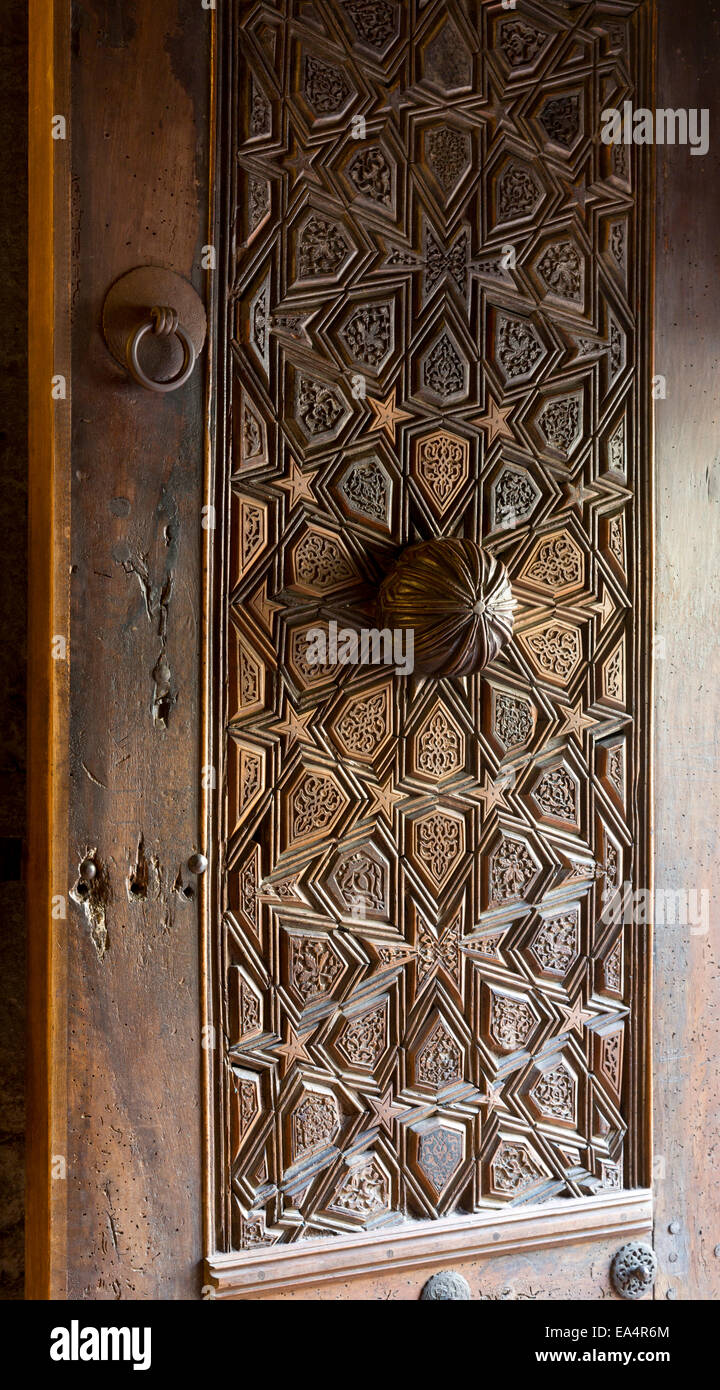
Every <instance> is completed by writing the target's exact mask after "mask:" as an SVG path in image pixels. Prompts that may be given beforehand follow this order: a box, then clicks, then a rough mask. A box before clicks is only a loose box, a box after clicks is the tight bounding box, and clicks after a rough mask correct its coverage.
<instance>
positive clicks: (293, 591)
mask: <svg viewBox="0 0 720 1390" xmlns="http://www.w3.org/2000/svg"><path fill="white" fill-rule="evenodd" d="M228 14H229V15H232V17H233V18H232V21H231V22H229V24H228V30H227V33H226V48H225V53H226V62H227V84H226V85H227V104H224V103H223V105H222V108H221V109H222V112H223V127H222V145H223V149H224V150H225V152H226V166H223V172H222V175H221V181H222V183H223V195H224V202H223V210H222V212H221V215H220V218H219V230H218V234H217V239H218V242H219V243H221V244H222V249H223V256H222V265H223V273H224V274H226V275H227V296H226V300H227V314H226V317H225V320H224V321H223V319H222V318H221V319H220V320H219V323H218V338H219V340H220V341H221V343H222V344H223V346H224V350H225V354H226V360H227V373H226V380H222V376H221V380H220V389H221V391H222V390H225V392H226V395H227V401H228V413H227V418H228V421H229V428H228V431H227V438H222V437H221V438H220V440H219V444H218V461H217V468H218V489H217V494H216V495H217V507H218V519H219V524H218V528H217V535H216V541H217V552H218V570H217V573H218V575H219V586H218V600H217V602H216V604H215V605H214V608H213V611H212V613H211V614H210V615H209V618H210V624H211V630H212V634H213V636H212V640H213V641H214V642H215V643H216V653H217V661H218V667H217V670H216V671H214V673H213V678H212V682H211V687H210V690H209V698H210V702H211V707H212V711H213V717H214V719H215V720H216V721H217V729H216V731H215V732H216V742H215V744H214V748H215V750H216V751H215V752H214V754H213V756H212V759H211V761H213V763H217V764H220V763H221V762H222V764H223V769H224V771H223V775H222V776H221V777H219V779H218V790H219V794H218V798H217V801H218V806H217V808H216V813H215V817H214V821H213V833H212V841H213V845H214V846H215V847H217V848H218V849H219V853H218V854H217V856H216V863H215V864H214V865H213V868H214V870H215V874H214V875H213V879H212V882H213V884H214V896H213V897H212V900H211V907H210V912H209V916H208V922H209V932H210V939H211V951H212V957H213V972H214V980H215V996H214V999H213V1013H212V1015H211V1019H212V1022H213V1025H214V1027H215V1030H216V1034H217V1037H218V1039H220V1040H221V1044H222V1045H221V1046H220V1047H219V1048H218V1051H217V1054H216V1055H215V1057H214V1058H213V1060H214V1062H215V1063H216V1064H217V1065H216V1077H215V1082H216V1084H215V1088H214V1089H215V1108H214V1115H213V1119H214V1125H213V1129H212V1138H213V1140H214V1143H215V1171H216V1187H215V1202H216V1228H217V1246H216V1248H217V1250H218V1251H221V1252H223V1253H224V1254H227V1255H230V1254H231V1253H232V1252H235V1251H246V1252H247V1255H246V1259H247V1261H248V1264H249V1263H250V1262H251V1261H252V1260H254V1259H256V1260H258V1261H261V1260H262V1259H264V1250H265V1248H266V1247H273V1246H278V1247H281V1246H286V1247H288V1260H287V1269H288V1280H291V1278H292V1267H293V1261H292V1258H291V1256H292V1254H294V1252H295V1251H296V1250H299V1249H301V1248H302V1245H303V1243H304V1242H307V1241H312V1240H323V1241H324V1242H325V1243H326V1244H327V1242H328V1240H329V1239H330V1238H338V1239H339V1240H342V1239H344V1238H346V1237H349V1236H350V1235H351V1234H353V1235H355V1236H356V1238H357V1240H358V1242H362V1240H363V1232H371V1233H374V1232H375V1231H376V1230H378V1229H381V1228H383V1229H384V1228H385V1227H388V1228H390V1227H391V1226H392V1225H393V1224H394V1223H397V1222H398V1221H400V1220H403V1219H405V1220H408V1221H410V1222H416V1223H418V1224H419V1225H422V1223H423V1222H425V1221H432V1220H434V1219H437V1218H442V1217H445V1216H448V1215H453V1216H454V1215H456V1214H459V1213H464V1214H466V1215H467V1214H475V1215H477V1217H478V1220H480V1219H482V1218H487V1219H488V1220H491V1219H492V1218H491V1215H490V1214H491V1213H492V1212H493V1211H494V1210H495V1209H497V1208H501V1207H503V1206H508V1207H513V1206H515V1207H518V1206H523V1207H524V1206H525V1205H529V1204H530V1203H531V1202H533V1201H537V1202H540V1201H547V1200H552V1199H554V1198H556V1197H563V1198H567V1197H574V1198H577V1199H578V1200H582V1199H583V1198H584V1197H586V1196H587V1195H589V1194H594V1193H597V1194H598V1198H599V1199H600V1198H601V1196H602V1195H603V1194H604V1192H606V1191H607V1189H609V1188H622V1187H629V1188H631V1187H636V1186H641V1185H643V1184H644V1183H645V1181H646V1180H647V1176H648V1172H649V1142H648V1128H649V1101H648V1079H649V1074H648V1066H647V1042H648V1012H647V989H646V982H647V970H646V967H647V959H648V953H647V934H646V933H645V931H644V930H643V931H636V930H635V928H634V927H633V926H632V925H630V927H629V929H628V930H623V928H622V927H620V926H619V924H618V922H617V921H616V922H614V923H613V922H609V921H608V920H607V918H606V917H604V916H603V913H602V909H603V903H604V901H606V900H607V899H611V898H613V896H620V890H621V889H622V886H623V884H624V883H625V882H626V881H631V882H633V883H634V884H635V885H637V886H640V885H644V884H645V883H646V882H647V876H648V872H649V869H648V864H647V857H648V856H647V849H648V808H649V780H648V765H647V757H648V748H649V732H648V716H649V706H650V685H649V681H648V653H649V591H650V564H649V560H648V557H649V556H650V554H651V551H652V528H651V523H650V517H649V509H648V506H647V502H648V497H649V481H650V469H649V461H650V441H649V433H648V421H649V413H650V412H649V390H648V382H649V354H648V339H649V335H648V326H649V306H650V298H649V270H650V259H649V255H648V251H649V245H650V241H649V236H648V227H649V218H650V215H651V203H652V199H651V191H652V190H651V180H650V178H649V177H648V175H649V170H650V169H651V168H652V160H649V159H647V158H646V157H645V156H644V153H643V151H641V150H639V149H638V148H633V147H631V148H628V147H626V146H625V145H615V146H613V147H612V149H610V148H608V147H607V146H605V145H603V144H601V142H600V141H599V139H598V138H597V137H596V134H595V132H596V129H597V126H598V124H599V121H600V111H601V109H602V107H603V105H607V104H611V105H615V104H619V103H620V102H621V101H622V99H623V98H624V97H625V96H627V95H628V94H631V95H632V96H634V97H635V99H636V101H637V102H639V103H642V102H644V101H645V100H649V91H650V83H651V77H650V61H649V60H650V56H651V43H650V36H651V21H652V6H651V5H650V4H645V3H640V4H627V5H625V4H622V5H618V4H612V5H611V6H609V7H606V6H602V5H593V4H585V5H579V6H574V7H570V8H569V9H566V8H563V10H562V12H559V11H558V10H557V9H556V8H554V7H553V8H551V7H550V6H539V7H533V8H532V9H526V8H523V12H522V14H520V13H517V14H516V13H513V14H509V13H508V11H507V10H506V9H505V8H504V7H503V6H501V5H500V4H499V3H492V4H487V5H480V4H469V5H458V4H455V3H451V4H449V5H443V4H439V3H436V0H432V2H431V3H427V4H423V3H420V0H417V2H416V0H413V3H411V4H408V5H404V6H399V5H397V4H395V3H387V4H382V5H377V4H374V3H372V0H357V3H354V2H353V3H343V0H327V3H323V4H322V5H321V6H307V5H305V4H302V3H296V0H287V3H286V4H284V5H283V6H282V13H281V14H280V12H277V13H275V14H274V15H272V16H271V15H269V13H265V12H264V11H256V10H254V9H253V8H252V7H246V6H242V5H239V6H234V7H231V8H229V11H228ZM508 251H509V252H510V253H511V255H510V258H509V261H508V260H507V259H506V253H507V252H508ZM415 542H425V543H430V544H431V545H432V546H433V547H435V550H434V554H435V555H436V557H438V558H437V564H438V573H439V575H440V577H439V579H438V580H437V581H435V586H434V588H433V592H434V591H435V589H436V588H437V585H438V584H440V583H442V579H443V575H442V562H441V559H440V558H439V557H441V556H442V554H443V553H444V554H445V555H447V553H448V550H449V549H451V548H452V547H453V546H454V547H456V549H455V550H454V551H453V554H455V555H457V554H458V553H462V554H465V553H467V549H464V548H470V549H472V547H475V546H478V545H482V548H483V552H484V561H483V562H484V564H486V565H488V566H489V565H490V560H489V558H488V557H489V556H492V564H493V565H496V566H498V567H499V562H500V561H502V563H503V564H504V565H505V566H506V567H507V576H506V578H505V579H504V580H503V584H506V583H511V584H512V592H513V594H514V595H515V598H516V602H517V612H516V615H515V632H514V634H513V637H512V640H511V641H509V642H508V644H507V647H505V648H504V649H502V650H501V649H500V647H499V644H498V646H497V647H495V649H494V651H493V653H492V661H491V664H489V665H488V666H487V670H483V672H482V675H480V674H479V671H478V670H471V669H470V668H469V667H468V668H467V669H466V670H464V671H461V672H460V674H459V675H458V676H457V679H452V678H451V676H452V674H453V672H452V670H449V671H448V670H446V671H445V672H444V678H439V679H437V680H434V681H433V680H427V679H425V677H426V676H427V670H428V668H427V666H426V667H425V670H423V669H422V667H421V666H420V665H419V664H418V666H417V667H416V669H415V671H414V673H412V674H411V675H408V676H407V677H406V678H405V677H400V676H398V677H393V675H392V673H391V672H389V671H387V670H385V671H384V672H383V671H378V670H377V669H375V668H376V666H377V664H378V663H377V662H376V663H375V667H374V666H373V664H372V663H371V662H368V661H367V660H363V659H362V658H361V659H360V660H359V661H358V662H355V663H353V662H352V659H351V660H350V662H349V663H346V662H344V661H343V658H342V656H340V657H339V659H338V660H337V661H336V660H335V657H334V656H332V655H330V656H328V657H327V659H321V660H320V662H319V663H318V662H317V657H314V656H312V655H310V646H311V645H314V644H313V643H312V642H311V639H312V638H313V637H314V634H315V633H317V631H318V627H320V629H321V634H322V632H324V631H327V627H328V624H329V623H335V624H336V625H337V626H340V627H342V628H343V629H348V628H349V629H350V633H351V637H352V636H353V635H357V633H358V631H359V630H360V629H362V628H363V627H368V626H370V627H372V626H373V623H374V622H375V621H376V619H377V618H378V613H377V607H376V598H377V593H378V590H379V589H380V586H381V585H382V584H383V582H384V581H386V579H387V576H388V575H389V574H390V573H391V571H392V569H393V566H394V565H395V563H396V561H397V557H398V554H399V552H400V551H401V550H403V549H404V548H405V547H409V546H411V545H412V544H413V543H415ZM446 564H447V561H446ZM488 572H489V570H488ZM508 576H509V579H508ZM389 592H390V591H389V590H388V588H387V585H385V587H384V588H383V593H384V594H385V596H386V598H387V597H388V595H389ZM428 592H430V588H429V589H428ZM473 597H476V595H473ZM473 621H474V620H473ZM378 625H381V624H380V623H379V624H378ZM430 646H432V643H430ZM418 654H419V653H418ZM437 655H438V654H437V653H436V654H435V656H437ZM446 655H448V654H446ZM434 659H435V658H433V660H434ZM358 668H359V669H358ZM218 672H219V674H218ZM440 676H441V677H443V672H441V673H440ZM209 878H210V876H209ZM616 928H617V929H616ZM369 1238H370V1237H368V1239H369ZM290 1247H293V1249H292V1251H290ZM277 1253H278V1256H279V1255H280V1250H279V1249H278V1252H277ZM238 1263H239V1262H238ZM211 1267H212V1260H211Z"/></svg>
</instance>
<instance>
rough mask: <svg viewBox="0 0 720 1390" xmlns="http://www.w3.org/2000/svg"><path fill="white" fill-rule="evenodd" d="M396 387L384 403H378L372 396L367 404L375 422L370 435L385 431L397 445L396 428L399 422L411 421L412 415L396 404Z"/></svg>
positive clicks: (371, 426) (369, 432)
mask: <svg viewBox="0 0 720 1390" xmlns="http://www.w3.org/2000/svg"><path fill="white" fill-rule="evenodd" d="M395 389H396V388H395V387H394V386H393V389H392V391H391V392H390V393H389V395H387V396H386V397H385V400H384V401H376V400H374V398H373V397H372V396H368V397H367V403H368V405H369V406H370V409H371V410H372V413H373V422H372V424H371V425H370V428H369V430H368V434H374V432H375V430H384V431H385V433H386V435H387V436H388V438H389V439H391V440H392V442H393V444H394V443H395V427H396V425H397V423H398V421H399V420H411V419H412V415H411V414H410V412H409V411H407V410H400V409H399V408H398V406H396V404H395Z"/></svg>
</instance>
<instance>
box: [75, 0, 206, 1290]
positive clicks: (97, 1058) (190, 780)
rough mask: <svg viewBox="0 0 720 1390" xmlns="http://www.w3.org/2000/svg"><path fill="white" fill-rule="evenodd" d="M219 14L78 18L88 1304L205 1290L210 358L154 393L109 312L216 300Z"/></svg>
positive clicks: (80, 1107) (160, 8) (79, 1276)
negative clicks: (89, 862) (213, 100)
mask: <svg viewBox="0 0 720 1390" xmlns="http://www.w3.org/2000/svg"><path fill="white" fill-rule="evenodd" d="M212 22H213V16H212V13H211V12H210V11H208V10H206V9H204V8H203V7H202V6H200V5H199V4H195V3H191V0H162V3H159V4H152V5H147V4H144V3H140V0H138V3H132V4H124V5H122V6H117V5H114V4H110V3H105V0H81V3H79V4H78V5H76V6H75V9H74V15H73V50H72V51H73V64H72V112H71V120H70V122H69V127H70V135H71V142H72V169H73V186H72V193H73V274H74V280H73V286H72V334H73V362H72V426H73V437H72V443H73V474H72V489H73V491H72V572H71V593H72V610H71V628H70V650H71V728H70V772H69V785H70V799H71V815H70V846H69V862H68V865H67V875H68V880H69V886H70V890H71V903H70V906H69V916H68V920H67V923H66V937H65V946H66V952H67V982H68V986H67V987H68V1037H67V1042H68V1070H69V1084H68V1091H67V1098H66V1103H67V1129H68V1134H67V1165H68V1176H67V1247H66V1266H67V1285H66V1290H67V1294H68V1295H69V1296H71V1297H82V1298H108V1299H110V1298H133V1297H134V1298H182V1297H189V1296H191V1295H192V1294H193V1293H195V1292H197V1290H198V1288H199V1283H198V1281H199V1266H198V1259H199V1255H200V1248H201V1232H200V1228H201V1201H200V1193H201V1134H200V1116H201V1048H200V1033H199V1028H200V1024H199V1019H200V1005H199V988H200V984H199V976H200V971H199V955H198V922H197V891H196V880H195V879H193V877H192V875H190V874H189V873H188V872H187V870H186V867H185V866H186V863H187V859H188V856H189V855H190V854H191V853H192V851H193V850H194V849H196V848H197V847H198V845H197V835H198V830H197V816H198V789H199V752H198V748H199V728H198V698H197V696H198V688H199V612H200V566H201V536H202V532H201V526H200V520H201V507H202V490H203V440H204V431H203V408H204V360H201V363H200V366H199V368H198V370H197V371H196V372H195V374H194V376H193V378H192V380H191V382H190V383H189V384H188V385H187V386H186V387H185V388H183V389H182V390H180V391H178V392H177V393H175V394H170V395H167V396H164V397H163V396H157V395H154V394H151V393H149V392H145V391H143V390H141V389H140V388H138V387H136V386H135V385H133V384H130V382H129V379H128V378H127V376H126V374H125V373H124V372H123V371H122V370H121V369H120V368H119V367H118V366H117V365H116V364H115V363H114V361H113V360H112V358H111V357H110V356H109V354H108V352H107V350H106V348H105V345H104V342H103V339H102V336H101V332H100V316H101V311H102V305H103V300H104V296H105V293H106V291H107V289H108V288H109V286H110V284H111V283H112V282H113V281H114V280H115V279H116V278H117V277H118V276H120V275H121V274H123V273H124V272H125V271H127V270H130V269H131V268H133V267H135V266H138V265H143V264H146V263H154V264H159V265H164V266H167V267H169V268H171V269H173V270H176V271H178V272H179V273H180V274H182V275H184V276H186V277H187V278H189V279H192V281H193V283H194V284H195V286H196V288H198V289H199V290H200V291H201V293H204V288H205V279H206V276H205V272H204V271H203V269H202V267H201V249H202V247H203V245H204V244H205V243H206V242H207V239H208V233H207V226H208V220H207V218H208V214H207V207H208V169H209V150H208V131H209V109H210V108H209V102H210V97H209V74H210V49H211V25H212ZM88 855H90V856H91V857H92V858H93V859H94V861H95V863H96V866H97V872H96V875H95V877H94V878H93V879H89V880H88V878H87V875H86V874H81V873H80V872H79V865H80V863H81V861H82V860H83V859H84V858H85V857H86V856H88ZM61 1292H62V1291H61V1290H60V1289H59V1288H58V1289H57V1290H56V1293H57V1294H61Z"/></svg>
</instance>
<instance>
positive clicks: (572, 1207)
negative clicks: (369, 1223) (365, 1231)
mask: <svg viewBox="0 0 720 1390" xmlns="http://www.w3.org/2000/svg"><path fill="white" fill-rule="evenodd" d="M651 1229H652V1194H651V1192H649V1191H648V1190H646V1189H645V1190H641V1191H637V1192H614V1193H611V1194H609V1195H607V1196H604V1197H602V1198H580V1199H579V1200H578V1201H576V1202H572V1203H568V1202H562V1203H560V1202H549V1203H547V1204H546V1205H545V1206H542V1207H539V1208H538V1207H535V1208H524V1209H523V1208H521V1209H520V1210H519V1211H518V1210H515V1211H498V1212H495V1213H492V1214H491V1215H488V1216H486V1217H483V1218H478V1217H477V1216H473V1217H447V1218H446V1219H445V1220H444V1221H442V1222H440V1223H437V1224H434V1225H430V1224H426V1225H424V1226H423V1227H421V1228H416V1227H413V1226H399V1227H396V1228H395V1229H394V1230H387V1231H383V1232H378V1233H376V1234H374V1235H365V1236H363V1237H362V1239H361V1240H359V1241H358V1240H347V1239H339V1240H333V1241H332V1242H328V1243H326V1244H323V1245H321V1246H319V1247H318V1245H316V1244H314V1245H307V1244H302V1245H296V1246H292V1247H290V1248H289V1249H287V1250H285V1251H283V1252H282V1253H280V1252H278V1251H277V1250H265V1251H260V1252H258V1253H253V1254H245V1255H234V1256H232V1255H215V1256H213V1257H212V1258H211V1259H209V1260H208V1261H207V1266H206V1273H207V1281H208V1283H210V1284H211V1285H212V1287H213V1288H214V1290H215V1297H216V1298H252V1297H254V1296H256V1295H258V1294H260V1293H263V1294H267V1293H270V1292H272V1291H273V1290H280V1289H284V1288H288V1287H301V1286H303V1285H308V1284H312V1285H315V1284H318V1285H321V1284H326V1283H330V1282H331V1281H332V1280H335V1279H347V1278H360V1277H361V1276H362V1275H364V1274H373V1273H375V1272H377V1270H378V1269H384V1268H386V1267H389V1268H390V1269H392V1270H394V1271H400V1270H406V1269H407V1270H410V1269H419V1268H422V1266H424V1265H430V1264H437V1263H438V1261H442V1262H445V1263H449V1262H451V1261H454V1260H461V1259H462V1260H469V1259H481V1258H484V1257H488V1258H491V1257H495V1258H497V1257H498V1256H500V1255H515V1254H521V1253H522V1252H523V1251H528V1250H538V1249H541V1248H543V1247H546V1248H552V1247H553V1246H558V1245H571V1244H572V1245H576V1244H581V1243H582V1242H583V1241H595V1240H606V1239H608V1238H610V1237H612V1236H615V1235H617V1236H620V1237H622V1238H624V1237H626V1236H627V1237H628V1239H630V1238H631V1237H632V1238H639V1237H641V1236H643V1235H645V1236H647V1235H648V1234H649V1233H650V1231H651Z"/></svg>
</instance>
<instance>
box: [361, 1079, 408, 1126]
mask: <svg viewBox="0 0 720 1390" xmlns="http://www.w3.org/2000/svg"><path fill="white" fill-rule="evenodd" d="M365 1099H366V1101H367V1103H368V1105H369V1106H370V1109H371V1110H372V1112H373V1118H372V1121H371V1127H372V1128H373V1129H374V1128H375V1126H376V1125H379V1126H380V1128H381V1129H384V1130H385V1131H386V1133H387V1134H392V1127H393V1123H394V1121H395V1120H396V1119H397V1117H398V1115H402V1113H403V1107H402V1105H394V1104H393V1093H392V1086H388V1088H387V1090H386V1092H385V1094H384V1095H383V1096H380V1098H379V1099H376V1098H375V1096H366V1097H365Z"/></svg>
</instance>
